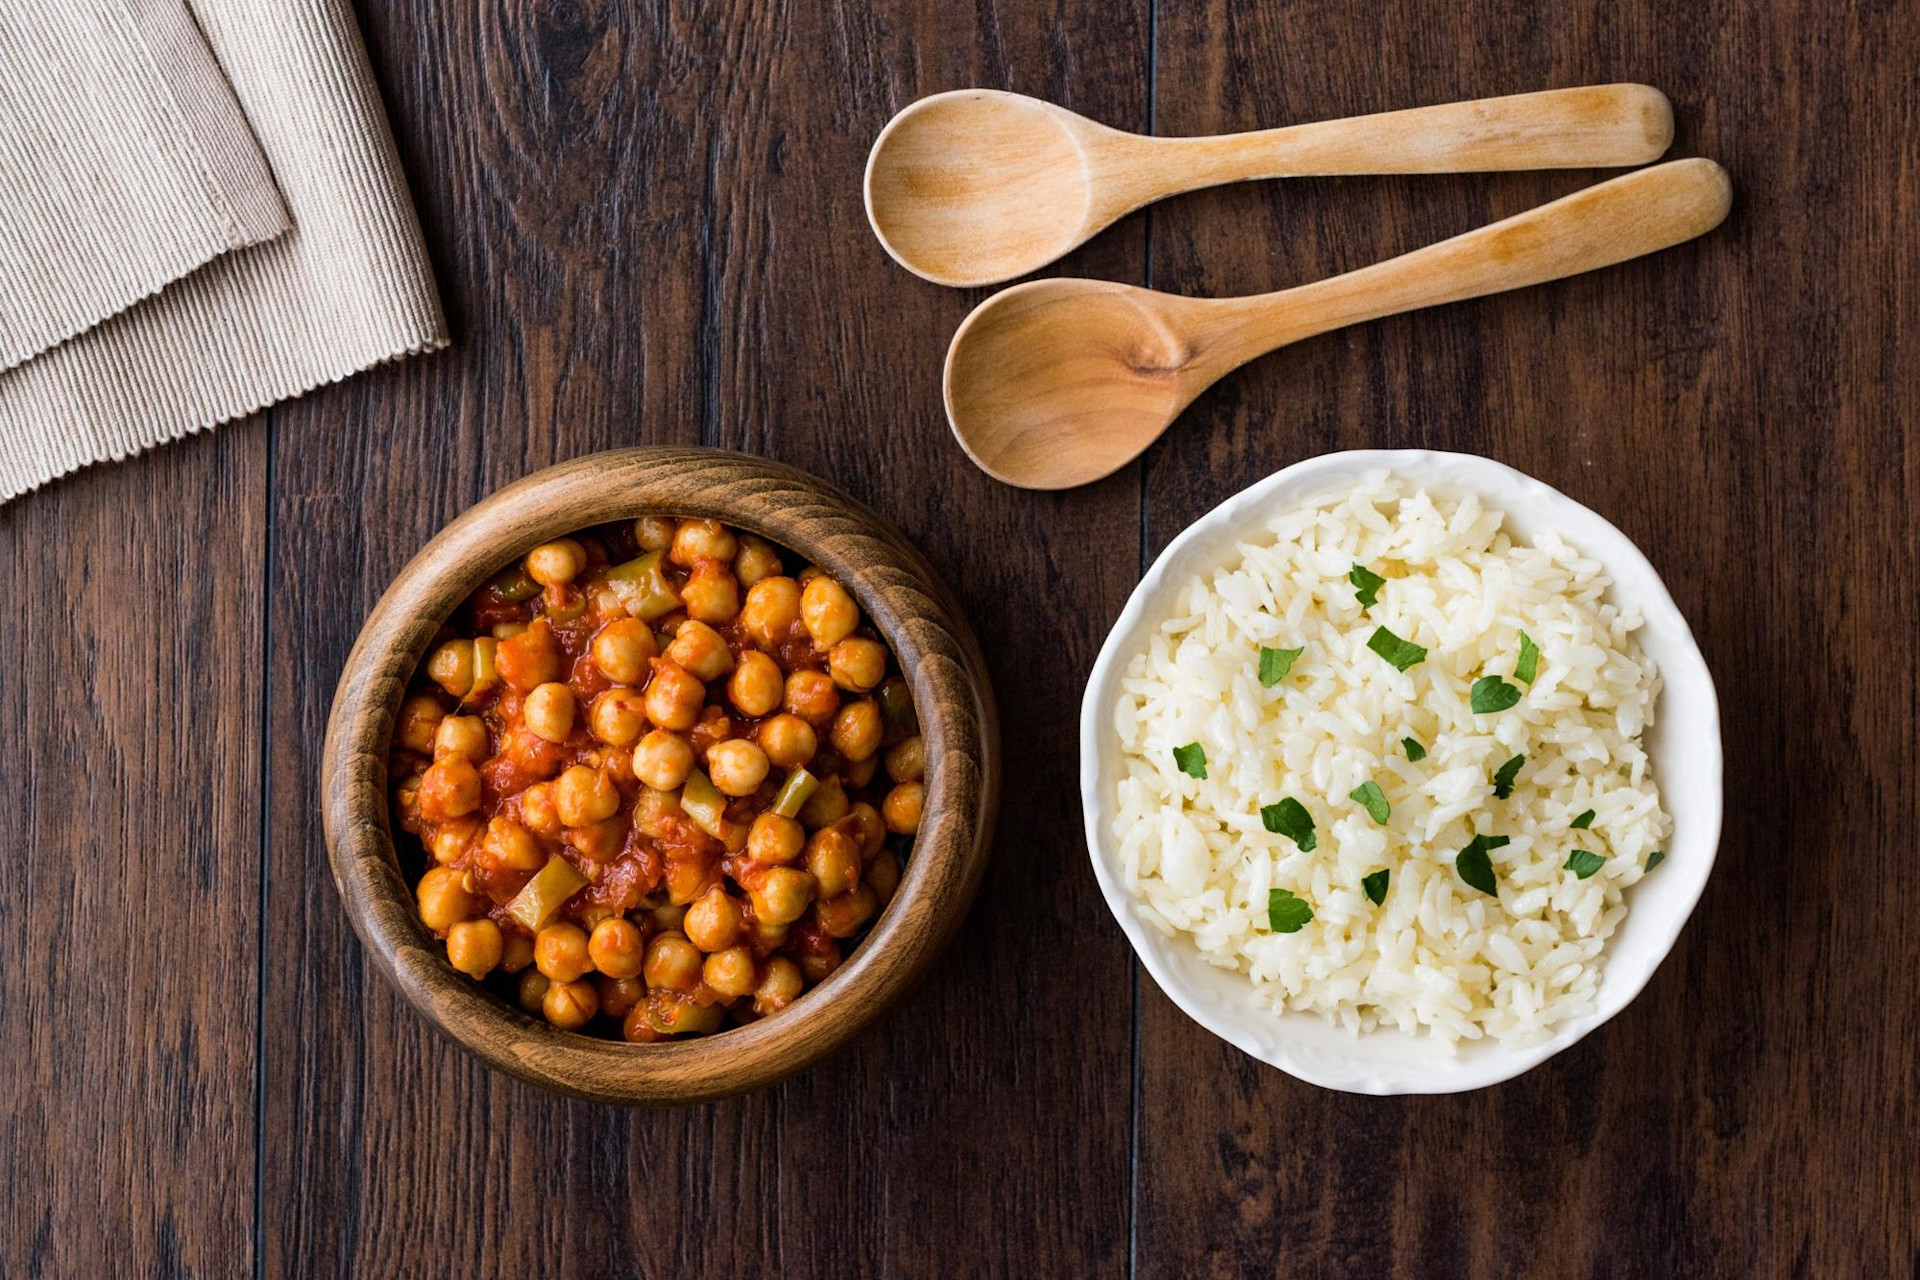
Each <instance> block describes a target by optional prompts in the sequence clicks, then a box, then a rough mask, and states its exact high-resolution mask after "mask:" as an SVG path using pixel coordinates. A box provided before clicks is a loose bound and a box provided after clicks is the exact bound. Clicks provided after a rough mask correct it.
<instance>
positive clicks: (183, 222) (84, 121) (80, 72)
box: [0, 0, 446, 501]
mask: <svg viewBox="0 0 1920 1280" xmlns="http://www.w3.org/2000/svg"><path fill="white" fill-rule="evenodd" d="M445 341H446V322H445V319H444V318H443V316H442V314H441V311H440V305H439V300H438V297H437V296H436V294H435V292H434V287H433V280H432V275H431V273H430V271H429V268H428V265H427V259H426V253H425V251H424V249H423V247H422V245H421V241H420V228H419V223H418V220H417V218H416V217H415V215H414V212H413V207H412V205H411V203H410V202H409V200H408V198H407V191H406V183H405V180H404V178H403V177H402V175H401V173H400V167H399V161H398V157H397V155H396V154H395V151H394V145H393V138H392V135H391V133H390V131H389V130H388V127H387V122H386V117H385V114H384V113H383V111H382V109H381V105H380V100H379V95H378V93H377V91H376V89H375V87H374V83H373V75H372V71H371V68H370V67H369V66H368V63H367V58H366V51H365V49H364V48H363V47H362V45H361V43H360V38H359V33H358V30H357V29H356V28H355V26H354V22H353V18H352V15H351V12H350V11H349V8H348V5H347V0H276V2H275V3H273V4H260V3H258V0H24V3H23V0H0V501H5V500H7V499H8V498H12V497H15V496H17V495H19V494H21V493H24V492H26V491H27V490H28V489H32V488H34V487H36V486H37V485H40V484H44V483H45V482H47V481H48V480H51V479H53V478H54V477H56V476H60V475H63V474H65V473H66V472H68V471H71V470H73V469H74V468H76V467H80V466H84V465H86V464H87V463H89V462H94V461H98V460H101V459H105V458H122V457H125V456H127V455H128V454H130V453H134V452H137V451H139V450H141V449H144V448H147V447H148V446H150V445H153V444H156V443H159V442H160V441H163V440H171V439H175V438H178V437H179V436H182V435H184V434H186V433H188V432H190V431H198V430H200V429H202V428H204V427H208V426H211V425H213V424H215V423H219V422H224V421H226V420H228V419H230V418H235V417H240V416H242V415H245V414H248V413H252V412H254V411H255V410H258V409H260V408H263V407H265V406H266V405H268V404H271V403H273V402H274V401H276V400H281V399H285V398H287V397H289V396H295V395H299V394H301V393H303V392H305V391H307V390H310V389H312V388H313V387H315V386H318V385H320V384H322V383H325V382H329V381H334V380H337V379H340V378H343V377H345V376H347V375H348V374H351V373H355V372H357V371H359V370H361V369H365V368H367V367H368V366H369V365H373V364H376V363H378V362H380V361H382V360H388V359H392V358H395V357H397V356H402V355H407V354H410V353H413V352H418V351H424V350H428V349H431V348H434V347H438V346H442V345H444V344H445Z"/></svg>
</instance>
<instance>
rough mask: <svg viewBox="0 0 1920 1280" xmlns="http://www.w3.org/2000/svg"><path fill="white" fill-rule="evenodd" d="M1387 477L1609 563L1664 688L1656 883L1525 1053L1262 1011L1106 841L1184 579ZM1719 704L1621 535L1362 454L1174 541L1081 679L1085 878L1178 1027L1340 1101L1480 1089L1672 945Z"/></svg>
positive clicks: (1686, 893) (1253, 491)
mask: <svg viewBox="0 0 1920 1280" xmlns="http://www.w3.org/2000/svg"><path fill="white" fill-rule="evenodd" d="M1381 470H1386V471H1390V472H1392V473H1393V474H1395V475H1397V476H1399V477H1401V478H1402V479H1404V480H1408V481H1411V482H1413V483H1416V484H1419V485H1423V486H1425V487H1426V488H1428V489H1429V490H1430V491H1432V492H1434V493H1436V494H1439V495H1445V496H1449V497H1459V496H1462V495H1464V494H1466V493H1468V492H1472V493H1477V494H1479V495H1480V497H1481V498H1482V500H1483V501H1484V502H1485V503H1486V505H1488V506H1489V507H1492V508H1494V509H1496V510H1499V511H1502V512H1504V513H1505V514H1506V521H1507V523H1506V527H1507V529H1508V530H1509V531H1510V532H1512V533H1514V534H1515V535H1517V536H1519V537H1522V538H1528V537H1531V536H1532V535H1534V534H1536V533H1540V532H1544V531H1548V530H1552V531H1554V532H1556V533H1559V534H1561V535H1562V536H1563V537H1565V538H1566V540H1567V541H1568V542H1569V543H1570V544H1572V545H1573V546H1574V547H1575V548H1576V549H1578V550H1580V551H1581V552H1583V553H1585V554H1587V555H1590V556H1593V557H1595V558H1596V559H1598V560H1599V561H1600V562H1601V563H1602V564H1604V565H1605V566H1606V569H1607V572H1608V574H1609V576H1611V577H1612V579H1613V582H1614V586H1613V597H1614V598H1615V599H1616V600H1626V599H1631V600H1633V601H1634V602H1635V603H1637V604H1638V605H1639V606H1640V609H1641V611H1642V613H1643V614H1644V615H1645V618H1646V625H1645V626H1644V627H1643V628H1642V629H1641V630H1640V631H1639V632H1637V633H1636V635H1637V637H1638V639H1639V642H1640V645H1641V647H1642V648H1643V649H1644V650H1645V652H1646V653H1647V655H1648V656H1649V657H1650V658H1652V659H1653V661H1654V663H1655V664H1656V665H1657V667H1658V668H1659V671H1660V674H1661V677H1662V680H1663V682H1664V683H1663V687H1662V691H1661V694H1660V701H1659V705H1658V707H1657V708H1656V713H1655V720H1654V725H1653V727H1652V728H1651V729H1650V730H1649V731H1648V736H1647V750H1648V754H1649V756H1650V758H1651V760H1652V763H1653V772H1654V776H1655V778H1656V779H1657V780H1658V782H1659V784H1660V792H1661V799H1662V800H1663V802H1664V803H1665V804H1666V807H1667V811H1668V812H1669V813H1670V814H1671V815H1672V816H1673V824H1674V830H1673V838H1672V840H1671V841H1669V843H1668V844H1667V846H1666V853H1667V857H1666V860H1665V861H1664V862H1662V863H1661V864H1660V869H1659V871H1658V872H1657V873H1655V874H1653V875H1650V876H1648V877H1646V879H1644V880H1643V881H1641V882H1640V883H1639V884H1638V885H1636V886H1635V887H1634V888H1633V889H1632V890H1631V891H1630V896H1629V907H1630V910H1629V911H1628V913H1627V918H1626V920H1625V922H1624V923H1623V924H1622V925H1621V926H1620V928H1619V929H1618V930H1617V931H1616V932H1615V933H1614V935H1613V937H1612V939H1611V940H1609V942H1608V944H1607V950H1606V953H1605V968H1604V969H1603V971H1602V977H1601V982H1600V989H1599V993H1598V996H1597V997H1596V999H1595V1002H1594V1009H1593V1012H1591V1013H1589V1014H1586V1015H1585V1016H1583V1017H1579V1018H1573V1019H1569V1020H1567V1021H1565V1022H1563V1023H1561V1024H1560V1025H1559V1027H1558V1028H1557V1029H1556V1030H1555V1032H1554V1034H1553V1036H1552V1037H1551V1038H1550V1039H1548V1040H1546V1041H1545V1042H1543V1043H1541V1044H1537V1045H1534V1046H1532V1047H1530V1048H1526V1049H1509V1048H1506V1047H1504V1046H1503V1045H1501V1044H1499V1043H1498V1042H1495V1041H1484V1040H1483V1041H1476V1042H1474V1043H1471V1044H1463V1045H1462V1046H1461V1047H1460V1049H1459V1051H1458V1052H1457V1053H1449V1052H1448V1051H1447V1049H1446V1048H1445V1047H1444V1046H1443V1045H1442V1044H1441V1043H1440V1042H1438V1041H1436V1040H1433V1039H1431V1038H1428V1037H1425V1036H1408V1035H1405V1034H1402V1033H1401V1032H1400V1031H1398V1030H1378V1031H1373V1032H1369V1033H1366V1034H1362V1035H1357V1036H1356V1035H1354V1034H1352V1033H1350V1032H1347V1031H1344V1030H1342V1029H1341V1028H1339V1027H1336V1026H1334V1025H1332V1024H1331V1023H1328V1022H1326V1021H1324V1020H1323V1019H1321V1018H1320V1017H1319V1015H1317V1014H1312V1013H1300V1012H1288V1013H1276V1012H1275V1011H1274V1010H1272V1009H1270V1008H1268V1007H1266V1006H1264V1005H1261V1004H1259V1003H1258V1002H1257V1001H1256V1000H1255V998H1254V994H1253V986H1252V984H1251V983H1250V982H1249V981H1248V980H1247V978H1246V977H1245V975H1243V974H1240V973H1235V972H1231V971H1228V970H1225V969H1219V968H1215V967H1214V966H1213V965H1210V964H1208V963H1206V962H1205V961H1204V960H1202V959H1201V958H1200V956H1199V953H1198V952H1197V951H1195V949H1194V948H1193V946H1192V944H1191V943H1190V942H1189V941H1188V940H1187V939H1185V938H1184V937H1171V938H1170V937H1168V936H1166V935H1165V934H1163V933H1161V932H1160V931H1159V930H1158V929H1156V928H1155V927H1153V926H1152V925H1150V924H1148V923H1147V922H1146V921H1145V920H1144V919H1143V918H1142V917H1141V915H1140V911H1139V907H1138V904H1137V903H1136V902H1135V901H1134V899H1133V897H1132V895H1131V894H1129V893H1128V892H1127V889H1126V884H1125V877H1124V874H1123V872H1122V869H1121V866H1120V862H1119V858H1118V856H1117V854H1116V853H1115V852H1114V850H1113V848H1112V840H1111V839H1110V837H1109V831H1110V829H1111V826H1112V819H1113V810H1114V790H1115V784H1116V782H1117V780H1118V779H1119V777H1120V775H1121V767H1120V762H1121V750H1120V744H1119V742H1118V740H1117V739H1116V737H1115V735H1114V732H1113V728H1112V716H1113V706H1114V704H1115V702H1116V701H1118V699H1119V694H1120V678H1121V674H1122V672H1123V670H1124V669H1125V667H1126V665H1127V663H1128V662H1129V661H1131V660H1132V658H1133V655H1134V654H1136V653H1139V652H1141V651H1143V650H1144V649H1145V648H1146V645H1147V638H1148V636H1149V635H1150V634H1151V633H1152V631H1153V629H1154V628H1155V627H1157V626H1158V625H1159V624H1160V623H1161V622H1162V621H1163V620H1164V619H1165V617H1166V616H1167V613H1168V611H1169V608H1170V606H1171V604H1172V602H1173V598H1174V595H1175V594H1176V593H1177V591H1178V590H1179V587H1180V586H1181V585H1182V584H1184V583H1186V582H1188V581H1191V580H1192V579H1193V578H1194V577H1196V576H1198V575H1200V574H1203V573H1206V572H1209V571H1211V570H1213V569H1215V568H1218V567H1220V566H1221V565H1223V564H1225V563H1226V562H1227V561H1228V560H1230V559H1231V558H1232V556H1233V548H1234V546H1235V544H1236V543H1238V542H1239V541H1240V540H1241V539H1242V538H1243V537H1244V536H1246V535H1249V534H1256V533H1258V532H1259V531H1260V530H1261V528H1262V526H1263V525H1264V523H1265V521H1266V520H1267V518H1268V517H1270V516H1273V515H1277V514H1279V513H1280V512H1282V511H1285V510H1288V509H1289V508H1292V507H1295V506H1298V505H1300V504H1301V503H1303V502H1305V501H1308V500H1309V499H1312V498H1316V497H1319V496H1320V495H1322V494H1325V493H1327V492H1329V491H1332V490H1336V489H1342V488H1346V487H1348V486H1351V485H1352V484H1354V483H1355V482H1356V481H1358V480H1359V479H1360V478H1361V476H1362V475H1364V474H1366V473H1368V472H1374V471H1381ZM1720 754H1721V753H1720V705H1719V702H1718V700H1717V698H1716V697H1715V694H1714V689H1713V677H1712V676H1710V675H1709V674H1708V673H1707V664H1706V662H1705V661H1704V660H1703V659H1702V658H1701V656H1700V650H1699V647H1698V646H1697V645H1695V644H1694V641H1693V633H1692V632H1691V631H1690V630H1688V628H1687V623H1686V619H1684V618H1682V617H1681V616H1680V611H1679V610H1678V609H1677V608H1675V607H1674V603H1673V597H1672V596H1670V595H1668V594H1667V589H1666V586H1665V585H1664V584H1663V583H1662V582H1661V581H1660V576H1659V575H1658V574H1657V573H1655V572H1654V571H1653V566H1652V565H1650V564H1648V563H1647V559H1646V557H1645V556H1643V555H1641V554H1640V551H1639V549H1638V548H1636V547H1635V546H1634V545H1633V543H1632V542H1630V541H1628V539H1627V536H1626V535H1625V534H1623V533H1621V532H1620V531H1619V530H1618V529H1616V528H1614V527H1613V526H1612V525H1611V524H1608V523H1607V522H1606V521H1605V520H1603V519H1601V518H1600V517H1599V516H1598V515H1595V514H1594V513H1593V512H1591V511H1589V510H1587V508H1585V507H1583V506H1581V505H1580V504H1579V503H1577V502H1575V501H1574V500H1573V499H1571V498H1569V497H1567V496H1566V495H1565V494H1563V493H1560V492H1559V491H1557V490H1555V489H1551V488H1548V487H1547V486H1546V485H1544V484H1541V483H1540V482H1539V481H1538V480H1534V479H1531V478H1530V477H1528V476H1525V475H1522V474H1521V473H1520V472H1518V471H1515V470H1514V469H1513V468H1511V467H1508V466H1503V465H1502V464H1500V463H1498V462H1493V461H1491V460H1489V459H1486V458H1480V457H1475V456H1474V455H1472V454H1464V453H1429V452H1424V451H1420V450H1411V449H1410V450H1401V451H1387V450H1359V451H1355V452H1351V453H1333V454H1327V455H1325V456H1323V457H1318V458H1311V459H1308V460H1307V461H1305V462H1300V463H1296V464H1295V465H1293V466H1291V467H1288V468H1287V469H1286V470H1284V471H1280V472H1277V473H1275V474H1274V475H1271V476H1268V477H1267V478H1266V479H1265V480H1262V481H1261V482H1260V483H1258V484H1256V485H1254V486H1252V487H1251V488H1248V489H1245V490H1242V491H1241V492H1240V493H1238V494H1236V495H1234V496H1233V497H1232V498H1229V499H1228V500H1227V501H1225V502H1223V503H1221V504H1220V505H1219V506H1217V507H1215V508H1214V509H1213V510H1212V511H1209V512H1208V513H1207V514H1206V515H1204V516H1202V517H1201V518H1200V519H1199V520H1197V521H1195V522H1194V523H1193V524H1192V525H1191V526H1190V527H1188V528H1187V529H1186V531H1185V532H1183V533H1182V534H1181V535H1180V536H1179V537H1177V538H1175V539H1174V540H1173V542H1172V543H1171V544H1169V545H1168V547H1167V549H1166V550H1165V551H1163V552H1161V553H1160V558H1159V559H1158V560H1156V561H1154V563H1153V567H1152V568H1150V569H1148V570H1147V574H1146V577H1144V578H1142V579H1141V580H1140V585H1139V586H1137V587H1135V588H1134V591H1133V596H1132V597H1131V598H1130V599H1129V600H1128V601H1127V607H1126V608H1125V609H1124V610H1122V611H1121V614H1120V619H1119V621H1118V622H1116V623H1114V626H1113V631H1112V632H1111V633H1110V634H1109V635H1108V636H1107V642H1106V644H1105V646H1103V647H1102V648H1101V650H1100V657H1099V659H1098V661H1096V662H1095V663H1094V665H1093V674H1092V676H1091V677H1090V678H1089V679H1088V681H1087V693H1086V698H1085V700H1084V702H1083V703H1082V704H1081V708H1080V797H1081V803H1082V807H1083V811H1084V813H1085V815H1086V823H1087V848H1088V850H1089V852H1090V853H1091V854H1092V856H1093V871H1094V875H1095V877H1096V878H1098V880H1099V881H1100V891H1101V892H1102V893H1104V894H1105V895H1106V898H1107V906H1108V908H1109V909H1111V910H1112V912H1113V915H1114V919H1116V920H1118V921H1119V922H1120V927H1121V928H1122V929H1124V930H1125V931H1126V934H1127V940H1128V941H1130V942H1131V943H1132V944H1133V949H1134V952H1135V953H1136V954H1137V955H1139V957H1140V961H1141V963H1142V964H1144V965H1146V967H1147V972H1148V973H1150V974H1152V975H1153V980H1154V981H1155V982H1157V983H1159V984H1160V989H1161V990H1162V991H1164V992H1166V993H1167V995H1168V997H1169V998H1171V999H1172V1000H1173V1002H1174V1003H1175V1004H1177V1005H1179V1006H1180V1008H1181V1009H1182V1010H1184V1011H1185V1012H1186V1014H1187V1016H1188V1017H1190V1018H1192V1019H1193V1020H1194V1021H1196V1022H1198V1023H1199V1024H1200V1025H1201V1026H1203V1027H1205V1028H1206V1029H1207V1030H1209V1031H1211V1032H1213V1033H1214V1034H1215V1035H1217V1036H1219V1037H1220V1038H1221V1039H1222V1040H1225V1041H1226V1042H1227V1043H1229V1044H1231V1045H1234V1046H1235V1047H1236V1048H1239V1049H1241V1050H1244V1051H1245V1052H1247V1053H1250V1054H1252V1055H1253V1056H1254V1057H1256V1058H1258V1059H1260V1060H1261V1061H1262V1062H1265V1063H1268V1064H1270V1065H1272V1066H1276V1067H1278V1068H1280V1069H1281V1070H1282V1071H1285V1072H1287V1073H1288V1074H1290V1075H1294V1076H1298V1077H1299V1078H1300V1079H1302V1080H1306V1081H1310V1082H1311V1083H1313V1084H1317V1085H1323V1086H1325V1087H1326V1088H1329V1089H1344V1090H1347V1091H1348V1092H1351V1093H1373V1094H1389V1093H1455V1092H1459V1091H1460V1090H1463V1089H1478V1088H1481V1087H1483V1086H1485V1085H1490V1084H1495V1083H1497V1082H1499V1081H1501V1080H1507V1079H1510V1078H1512V1077H1513V1076H1516V1075H1519V1074H1520V1073H1521V1072H1522V1071H1525V1070H1527V1069H1528V1068H1530V1067H1533V1066H1537V1065H1538V1064H1540V1063H1541V1062H1544V1061H1546V1060H1547V1059H1548V1058H1550V1057H1552V1056H1553V1055H1554V1054H1556V1053H1558V1052H1560V1051H1561V1050H1562V1049H1564V1048H1566V1047H1567V1046H1568V1045H1571V1044H1573V1043H1574V1042H1575V1041H1577V1040H1579V1039H1580V1038H1581V1037H1582V1036H1584V1035H1586V1034H1587V1033H1588V1032H1589V1031H1592V1030H1593V1029H1594V1028H1595V1027H1597V1026H1599V1025H1600V1024H1601V1023H1603V1022H1605V1021H1606V1020H1607V1019H1608V1018H1611V1017H1612V1016H1613V1015H1614V1014H1616V1013H1618V1012H1620V1010H1622V1009H1624V1008H1625V1007H1626V1006H1627V1003H1628V1002H1629V1001H1630V1000H1632V999H1633V998H1634V996H1636V995H1638V994H1639V993H1640V990H1641V988H1642V987H1644V986H1646V984H1647V980H1648V979H1649V978H1651V977H1652V976H1653V971H1654V969H1656V968H1657V967H1659V964H1660V962H1661V961H1662V960H1664V959H1665V958H1666V955H1667V952H1668V951H1670V950H1671V949H1672V948H1673V944H1674V940H1675V939H1676V938H1678V937H1679V935H1680V929H1681V926H1683V925H1684V924H1686V922H1687V917H1688V916H1689V915H1691V914H1692V912H1693V905H1694V903H1695V902H1697V901H1699V899H1700V894H1701V892H1702V890H1704V889H1705V888H1706V884H1707V874H1708V873H1709V872H1710V871H1711V870H1712V869H1713V858H1714V852H1715V850H1716V848H1717V847H1718V845H1719V841H1720Z"/></svg>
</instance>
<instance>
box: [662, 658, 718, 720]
mask: <svg viewBox="0 0 1920 1280" xmlns="http://www.w3.org/2000/svg"><path fill="white" fill-rule="evenodd" d="M706 700H707V686H706V685H704V684H702V683H700V678H699V677H698V676H696V675H694V674H693V673H692V672H690V671H688V670H687V669H686V668H685V667H683V666H681V665H680V664H679V663H677V662H675V661H673V659H671V658H655V659H654V660H653V679H652V680H651V681H649V682H648V684H647V719H649V720H651V721H653V722H654V723H655V724H656V725H659V726H660V727H661V728H662V729H691V728H693V726H694V724H695V723H696V722H697V721H698V720H699V719H700V708H701V706H702V705H703V704H704V703H705V702H706Z"/></svg>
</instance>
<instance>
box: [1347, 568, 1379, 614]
mask: <svg viewBox="0 0 1920 1280" xmlns="http://www.w3.org/2000/svg"><path fill="white" fill-rule="evenodd" d="M1347 581H1348V582H1351V583H1352V584H1353V585H1354V586H1355V587H1356V588H1358V590H1357V591H1356V592H1355V595H1356V596H1357V597H1358V599H1359V601H1360V607H1361V608H1362V609H1371V608H1373V606H1375V605H1376V604H1379V603H1380V588H1382V587H1384V586H1386V585H1387V580H1386V579H1385V578H1383V577H1381V576H1380V575H1379V574H1377V573H1375V572H1374V571H1373V570H1371V569H1369V568H1367V567H1366V566H1365V565H1363V564H1355V565H1354V566H1353V572H1352V573H1350V574H1348V575H1347Z"/></svg>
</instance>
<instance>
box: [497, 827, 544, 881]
mask: <svg viewBox="0 0 1920 1280" xmlns="http://www.w3.org/2000/svg"><path fill="white" fill-rule="evenodd" d="M481 852H482V853H483V854H484V855H485V856H486V859H487V861H488V862H489V863H491V864H492V865H493V866H495V867H498V868H500V869H501V870H503V871H526V872H533V871H538V870H539V869H540V868H542V867H544V866H546V865H547V851H546V850H545V849H543V848H541V847H540V841H539V840H538V839H536V838H535V837H534V834H533V832H531V831H529V830H527V829H526V828H525V827H524V826H522V825H520V824H519V823H518V822H515V821H514V820H513V819H512V818H508V817H505V816H502V817H498V818H495V819H494V820H493V821H492V822H489V823H488V824H487V839H486V843H485V844H484V845H483V846H482V847H481Z"/></svg>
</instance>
